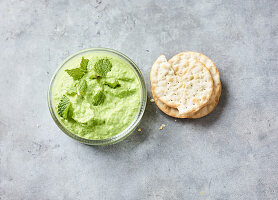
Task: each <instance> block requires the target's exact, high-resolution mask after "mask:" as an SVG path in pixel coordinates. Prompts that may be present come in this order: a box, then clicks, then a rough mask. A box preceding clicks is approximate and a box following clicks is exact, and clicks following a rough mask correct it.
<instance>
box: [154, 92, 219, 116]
mask: <svg viewBox="0 0 278 200" xmlns="http://www.w3.org/2000/svg"><path fill="white" fill-rule="evenodd" d="M220 95H221V89H220V90H219V92H218V94H217V95H216V96H215V101H212V103H210V104H208V105H206V106H204V107H203V108H201V109H200V110H199V111H197V112H195V113H193V114H186V115H184V114H179V111H178V109H176V108H172V107H169V106H167V105H166V104H164V103H162V102H161V101H159V100H158V99H157V97H156V96H155V95H154V93H153V98H154V102H155V104H156V105H157V107H158V108H159V109H160V110H161V111H163V112H164V113H165V114H167V115H169V116H171V117H175V118H201V117H204V116H206V115H207V114H209V113H210V112H212V111H213V110H214V108H215V107H216V105H217V103H218V101H219V97H220Z"/></svg>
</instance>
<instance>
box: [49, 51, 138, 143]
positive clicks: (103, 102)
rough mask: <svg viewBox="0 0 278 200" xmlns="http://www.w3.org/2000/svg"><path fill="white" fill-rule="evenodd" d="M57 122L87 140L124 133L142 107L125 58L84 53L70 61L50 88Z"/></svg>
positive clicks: (133, 77)
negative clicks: (51, 88)
mask: <svg viewBox="0 0 278 200" xmlns="http://www.w3.org/2000/svg"><path fill="white" fill-rule="evenodd" d="M52 91H53V93H52V98H53V103H54V106H55V111H56V114H57V116H58V118H59V120H60V122H61V123H62V124H63V125H64V126H65V127H66V128H67V129H68V130H70V131H71V132H72V133H74V134H76V135H78V136H80V137H82V138H86V139H94V140H100V139H105V138H110V137H112V136H115V135H117V134H118V133H120V132H122V131H123V130H125V129H126V128H127V127H128V126H129V125H130V124H131V123H132V122H133V121H134V120H135V118H136V116H137V115H138V112H139V108H140V105H141V95H142V91H141V86H140V82H139V79H138V77H137V75H136V73H135V71H134V70H133V69H132V67H131V66H130V65H129V63H128V62H127V61H125V60H124V59H122V58H120V57H118V56H115V55H113V54H109V53H107V54H104V53H92V52H91V53H84V54H83V55H82V56H77V57H75V58H73V59H71V60H69V61H68V62H67V63H66V64H65V67H63V68H62V69H61V70H60V72H58V74H57V77H56V79H55V82H54V85H53V90H52Z"/></svg>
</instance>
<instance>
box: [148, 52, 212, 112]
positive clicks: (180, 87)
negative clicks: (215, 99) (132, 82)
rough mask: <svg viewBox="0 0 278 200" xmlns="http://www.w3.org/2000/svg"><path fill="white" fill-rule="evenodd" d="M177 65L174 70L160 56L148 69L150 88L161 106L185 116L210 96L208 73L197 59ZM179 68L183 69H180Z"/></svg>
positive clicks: (210, 85) (210, 79)
mask: <svg viewBox="0 0 278 200" xmlns="http://www.w3.org/2000/svg"><path fill="white" fill-rule="evenodd" d="M183 61H185V63H182V62H179V63H178V64H176V66H177V70H175V71H174V69H173V68H172V66H171V65H170V64H169V63H168V62H167V60H166V58H165V56H163V55H161V56H159V57H158V59H157V60H156V61H155V63H154V65H153V67H152V70H151V85H152V91H153V93H154V94H155V96H156V97H157V98H158V99H159V100H160V101H161V102H162V103H164V104H166V105H168V106H170V107H173V108H177V109H178V110H179V114H182V115H187V114H189V113H193V112H196V111H198V110H200V109H201V108H202V107H204V106H205V105H206V104H207V103H208V102H209V99H210V97H211V95H212V93H213V80H212V77H211V74H210V72H209V70H208V69H207V68H206V67H205V65H203V64H202V63H201V62H198V61H197V60H196V59H186V60H183ZM179 69H182V70H179Z"/></svg>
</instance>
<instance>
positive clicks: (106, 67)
mask: <svg viewBox="0 0 278 200" xmlns="http://www.w3.org/2000/svg"><path fill="white" fill-rule="evenodd" d="M111 68H112V63H111V62H110V61H109V59H107V58H104V59H100V60H98V61H97V62H96V63H95V65H94V70H95V72H96V73H97V75H98V76H101V77H105V76H106V74H107V73H108V72H110V71H111Z"/></svg>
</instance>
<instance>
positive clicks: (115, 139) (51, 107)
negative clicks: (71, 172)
mask: <svg viewBox="0 0 278 200" xmlns="http://www.w3.org/2000/svg"><path fill="white" fill-rule="evenodd" d="M91 51H95V52H106V53H112V54H114V55H116V56H118V57H120V58H122V59H124V60H125V61H126V62H127V63H128V64H129V65H130V66H131V67H133V69H134V71H135V72H136V75H137V77H138V79H139V82H140V86H141V91H142V94H141V96H142V99H141V105H140V109H139V111H138V114H137V116H136V118H135V119H134V120H133V122H132V123H131V124H130V125H129V126H128V127H127V128H126V129H125V130H123V131H122V132H120V133H118V134H117V135H115V136H113V137H110V138H106V139H102V140H91V139H86V138H82V137H79V136H78V135H76V134H74V133H72V132H71V131H69V130H68V129H67V128H66V127H65V126H64V125H63V124H62V123H61V122H60V120H59V119H58V117H57V114H56V112H55V110H54V105H53V99H52V88H53V85H54V82H55V80H56V77H57V75H58V74H59V72H60V70H61V69H62V68H63V67H64V65H65V64H66V63H67V62H68V61H69V60H71V59H72V58H74V57H76V56H78V55H80V54H84V53H86V52H91ZM47 100H48V108H49V111H50V113H51V116H52V118H53V120H54V121H55V123H56V125H57V126H58V127H59V128H60V129H61V130H62V131H63V132H64V133H65V134H67V135H68V136H70V137H71V138H73V139H75V140H77V141H79V142H82V143H84V144H87V145H107V144H114V143H117V142H119V141H122V140H123V139H125V138H126V137H127V136H129V135H130V134H131V133H132V132H133V131H134V130H135V129H136V127H137V126H138V125H139V123H140V121H141V119H142V117H143V114H144V111H145V108H146V103H147V89H146V83H145V80H144V78H143V75H142V73H141V71H140V69H139V68H138V66H137V65H136V64H135V63H134V62H133V61H132V60H131V59H130V58H128V57H127V56H126V55H124V54H123V53H121V52H119V51H116V50H114V49H109V48H103V47H95V48H89V49H84V50H81V51H78V52H77V53H75V54H73V55H70V56H69V57H68V58H66V59H65V60H64V61H63V62H62V64H61V65H60V66H59V67H58V68H57V70H56V71H55V73H54V75H53V76H52V78H51V81H50V84H49V88H48V94H47Z"/></svg>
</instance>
